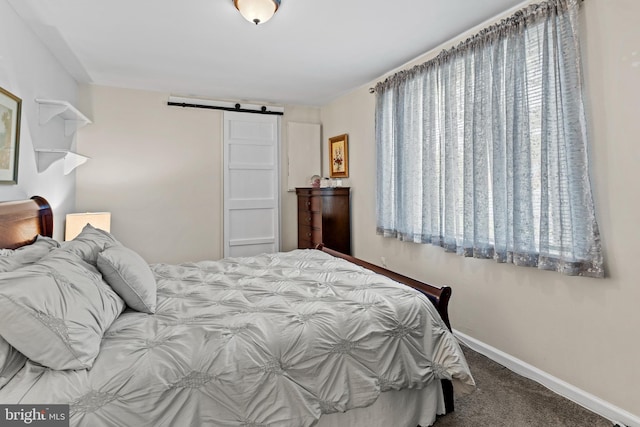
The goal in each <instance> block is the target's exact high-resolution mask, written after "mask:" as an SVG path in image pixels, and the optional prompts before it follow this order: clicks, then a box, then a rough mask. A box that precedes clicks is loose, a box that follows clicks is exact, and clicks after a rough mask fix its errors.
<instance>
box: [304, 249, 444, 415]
mask: <svg viewBox="0 0 640 427" xmlns="http://www.w3.org/2000/svg"><path fill="white" fill-rule="evenodd" d="M316 249H317V250H320V251H322V252H326V253H328V254H329V255H333V256H335V257H338V258H342V259H344V260H347V261H349V262H352V263H354V264H356V265H359V266H361V267H364V268H366V269H368V270H371V271H373V272H375V273H378V274H382V275H383V276H386V277H388V278H390V279H392V280H395V281H396V282H400V283H402V284H404V285H407V286H410V287H412V288H414V289H417V290H419V291H420V292H422V293H423V294H424V295H426V296H427V297H428V298H429V300H431V302H432V303H433V305H435V307H436V309H437V310H438V313H440V317H441V318H442V320H443V321H444V323H445V324H446V325H447V328H449V330H451V323H450V322H449V299H450V298H451V288H450V287H449V286H442V287H437V286H433V285H429V284H428V283H423V282H420V281H418V280H415V279H412V278H410V277H407V276H403V275H402V274H399V273H396V272H394V271H391V270H388V269H386V268H384V267H380V266H377V265H375V264H371V263H369V262H367V261H363V260H361V259H359V258H356V257H353V256H351V255H345V254H343V253H341V252H338V251H334V250H333V249H329V248H327V247H325V246H324V245H323V244H322V243H320V244H319V245H317V246H316ZM440 382H441V383H442V393H443V395H444V406H445V410H446V412H447V413H449V412H453V409H454V404H453V384H452V383H451V381H449V380H441V381H440Z"/></svg>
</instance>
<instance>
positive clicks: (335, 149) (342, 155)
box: [329, 133, 349, 178]
mask: <svg viewBox="0 0 640 427" xmlns="http://www.w3.org/2000/svg"><path fill="white" fill-rule="evenodd" d="M329 170H330V173H329V176H330V177H331V178H348V177H349V137H348V136H347V134H346V133H345V134H343V135H338V136H334V137H333V138H329Z"/></svg>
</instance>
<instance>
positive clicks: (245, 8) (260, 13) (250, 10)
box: [233, 0, 280, 25]
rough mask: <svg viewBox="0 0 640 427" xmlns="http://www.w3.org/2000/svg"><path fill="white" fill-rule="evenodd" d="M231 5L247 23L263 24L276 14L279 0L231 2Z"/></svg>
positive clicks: (240, 0) (234, 0) (239, 0)
mask: <svg viewBox="0 0 640 427" xmlns="http://www.w3.org/2000/svg"><path fill="white" fill-rule="evenodd" d="M233 4H234V6H235V7H236V9H238V10H239V11H240V14H241V15H242V16H244V19H246V20H247V21H249V22H253V23H254V24H256V25H258V24H264V23H265V22H267V21H268V20H269V19H271V17H272V16H273V15H274V14H275V13H276V10H278V7H279V6H280V0H233Z"/></svg>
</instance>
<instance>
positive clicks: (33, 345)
mask: <svg viewBox="0 0 640 427" xmlns="http://www.w3.org/2000/svg"><path fill="white" fill-rule="evenodd" d="M124 307H125V305H124V302H123V301H122V300H121V299H120V297H118V295H117V294H116V293H115V292H114V291H113V289H111V287H109V285H107V284H106V283H105V282H104V280H102V276H101V275H100V273H99V272H98V270H97V269H96V268H95V267H92V266H91V265H90V264H88V263H86V262H84V261H82V260H81V259H80V258H79V257H78V256H77V255H75V254H73V253H70V252H68V251H65V250H62V249H56V250H54V251H52V252H51V253H50V254H49V255H47V256H45V257H44V258H43V259H41V260H40V261H38V263H36V264H33V265H30V266H26V267H23V268H20V269H18V270H15V271H13V272H9V273H3V274H0V313H2V322H0V336H2V337H3V338H4V339H5V340H6V341H7V342H8V343H9V344H11V345H12V346H13V347H15V349H16V350H18V351H19V352H20V353H22V354H24V355H25V356H26V357H28V358H29V359H31V360H33V361H34V362H37V363H40V364H41V365H44V366H47V367H49V368H52V369H59V370H62V369H87V368H90V367H91V366H92V365H93V361H94V360H95V358H96V356H97V355H98V352H99V351H100V343H101V341H102V335H103V334H104V332H105V331H106V330H107V328H109V326H111V324H112V323H113V321H114V320H115V319H116V318H117V317H118V315H120V313H121V312H122V310H124Z"/></svg>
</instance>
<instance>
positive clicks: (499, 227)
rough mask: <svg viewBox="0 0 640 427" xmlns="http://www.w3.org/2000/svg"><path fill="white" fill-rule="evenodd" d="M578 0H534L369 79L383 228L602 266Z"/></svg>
mask: <svg viewBox="0 0 640 427" xmlns="http://www.w3.org/2000/svg"><path fill="white" fill-rule="evenodd" d="M579 5H580V2H579V0H552V1H546V2H543V3H540V4H536V5H530V6H528V7H526V8H525V9H522V10H521V11H519V12H517V13H516V14H515V15H513V16H512V17H510V18H509V19H505V20H503V21H502V22H501V23H499V24H496V25H494V26H492V27H489V28H487V29H485V30H483V31H482V32H481V33H479V34H477V35H476V36H474V37H472V38H471V39H468V40H467V41H465V42H464V43H461V44H460V45H459V46H457V47H455V48H453V49H451V50H448V51H444V52H442V53H441V54H440V55H439V56H438V57H436V58H435V59H433V60H431V61H429V62H426V63H424V64H421V65H418V66H416V67H414V68H412V69H410V70H407V71H402V72H399V73H397V74H395V75H393V76H391V77H390V78H388V79H387V80H385V81H384V82H381V83H378V84H377V85H376V87H375V92H376V102H377V105H376V142H377V162H378V164H377V166H378V182H377V232H378V233H379V234H382V235H384V236H394V237H397V238H399V239H402V240H409V241H412V242H419V243H432V244H435V245H440V246H442V247H444V248H445V249H446V250H447V251H455V252H457V253H458V254H461V255H465V256H474V257H478V258H494V259H496V260H497V261H498V262H511V263H514V264H517V265H523V266H537V267H538V268H541V269H547V270H556V271H559V272H562V273H565V274H570V275H584V276H593V277H602V276H603V275H604V270H603V259H602V250H601V245H600V237H599V231H598V225H597V223H596V218H595V211H594V203H593V197H592V193H591V186H590V178H589V168H588V157H587V132H586V124H585V113H584V108H583V93H582V90H583V89H582V75H581V72H582V71H581V70H582V68H581V67H582V66H581V59H580V49H579V40H578V28H577V26H578V16H577V14H578V9H579Z"/></svg>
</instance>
